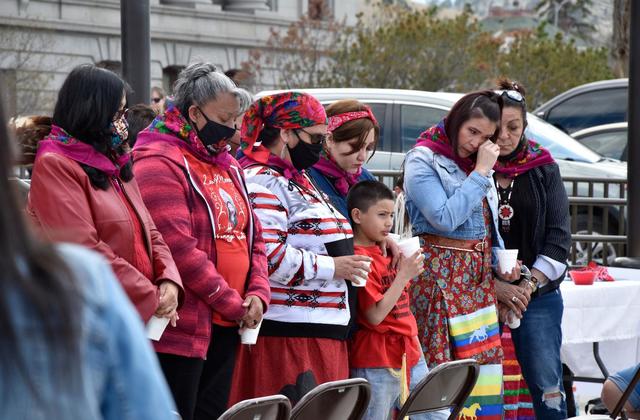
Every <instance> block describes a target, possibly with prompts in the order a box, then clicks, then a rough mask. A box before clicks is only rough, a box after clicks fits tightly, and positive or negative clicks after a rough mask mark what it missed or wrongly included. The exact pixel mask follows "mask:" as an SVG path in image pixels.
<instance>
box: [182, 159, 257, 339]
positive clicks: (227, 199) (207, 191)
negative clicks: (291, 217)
mask: <svg viewBox="0 0 640 420" xmlns="http://www.w3.org/2000/svg"><path fill="white" fill-rule="evenodd" d="M185 156H186V158H187V161H188V162H189V166H190V167H191V169H192V170H193V171H194V172H195V173H196V174H197V176H198V178H199V179H200V182H201V183H202V185H203V186H204V191H202V193H203V194H204V196H205V199H206V200H207V203H208V204H209V206H210V207H211V211H212V213H213V218H214V221H215V226H214V228H215V233H216V234H215V241H216V259H217V261H216V270H218V273H220V275H221V276H222V277H223V278H224V279H225V280H226V281H227V284H229V286H230V287H231V288H233V289H235V290H237V291H238V293H240V296H244V293H245V285H246V282H247V274H248V273H249V264H250V263H249V247H248V243H247V235H246V233H245V231H246V228H247V223H248V222H249V217H251V214H250V213H249V209H248V207H247V204H246V202H245V201H244V198H243V197H242V193H241V192H240V191H238V189H237V188H236V186H235V184H234V183H233V180H232V179H231V176H230V175H229V172H228V171H226V170H223V169H221V168H220V167H218V166H214V165H211V164H208V163H205V162H202V161H200V160H198V159H197V158H195V157H194V156H192V155H191V154H189V153H185ZM213 323H214V324H216V325H222V326H226V327H232V326H237V325H238V324H237V323H236V322H235V321H231V320H227V319H225V318H223V317H222V315H220V314H219V313H217V312H216V311H215V310H214V312H213Z"/></svg>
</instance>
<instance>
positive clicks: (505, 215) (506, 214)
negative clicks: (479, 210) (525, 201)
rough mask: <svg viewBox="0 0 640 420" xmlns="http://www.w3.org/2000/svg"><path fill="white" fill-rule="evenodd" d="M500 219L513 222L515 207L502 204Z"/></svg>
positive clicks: (499, 209) (499, 211)
mask: <svg viewBox="0 0 640 420" xmlns="http://www.w3.org/2000/svg"><path fill="white" fill-rule="evenodd" d="M498 217H499V218H500V220H511V219H512V218H513V207H511V206H510V205H509V204H501V205H500V207H498Z"/></svg>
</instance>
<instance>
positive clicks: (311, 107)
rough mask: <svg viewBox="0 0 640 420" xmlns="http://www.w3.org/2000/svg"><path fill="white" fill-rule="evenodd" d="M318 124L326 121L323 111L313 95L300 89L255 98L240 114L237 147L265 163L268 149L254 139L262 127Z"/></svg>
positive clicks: (296, 126) (255, 159)
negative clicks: (241, 116) (240, 121)
mask: <svg viewBox="0 0 640 420" xmlns="http://www.w3.org/2000/svg"><path fill="white" fill-rule="evenodd" d="M319 124H327V114H326V112H325V111H324V107H323V106H322V104H321V103H320V102H318V100H317V99H316V98H314V97H313V96H311V95H309V94H306V93H301V92H284V93H278V94H275V95H271V96H265V97H262V98H260V99H258V100H257V101H255V102H254V103H253V104H252V105H251V107H250V108H249V110H248V111H247V112H246V113H245V114H244V118H243V120H242V130H241V131H240V136H241V142H240V148H241V149H242V152H243V153H244V155H245V156H246V157H247V158H249V159H251V160H254V161H256V162H260V163H263V164H266V163H267V162H268V161H269V155H270V153H271V152H270V151H269V149H267V148H266V147H264V146H263V145H262V144H260V142H257V140H258V135H259V134H260V132H261V131H262V129H263V128H264V127H265V126H269V127H274V128H281V129H295V128H304V127H312V126H314V125H319Z"/></svg>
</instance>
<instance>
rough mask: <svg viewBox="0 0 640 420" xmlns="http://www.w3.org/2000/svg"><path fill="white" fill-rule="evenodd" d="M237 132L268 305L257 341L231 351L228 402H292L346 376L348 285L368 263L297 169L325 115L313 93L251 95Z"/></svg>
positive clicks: (321, 138)
mask: <svg viewBox="0 0 640 420" xmlns="http://www.w3.org/2000/svg"><path fill="white" fill-rule="evenodd" d="M241 136H242V146H241V147H242V151H243V154H244V156H243V157H242V158H241V159H240V162H241V164H242V166H243V167H244V170H245V175H246V178H247V185H248V188H249V191H250V195H251V200H252V205H253V208H254V210H255V212H256V213H257V214H258V216H259V218H260V220H261V222H262V225H263V236H264V240H265V244H266V249H267V256H268V259H269V282H270V285H271V302H270V304H269V312H268V313H267V314H265V317H264V322H263V324H262V328H261V330H260V336H259V337H258V342H257V343H256V345H255V346H252V347H251V348H246V347H247V346H243V348H241V349H240V352H239V355H238V365H237V366H238V367H237V369H236V373H235V376H234V385H233V390H232V397H231V401H230V403H233V402H237V401H240V400H242V399H246V398H252V397H259V396H265V395H272V394H284V395H286V396H288V397H289V398H290V399H291V401H292V402H293V403H296V402H297V401H298V400H299V399H300V397H302V396H303V395H304V394H306V393H307V392H308V391H309V390H311V389H312V388H313V387H315V386H316V385H317V384H320V383H323V382H328V381H333V380H338V379H346V378H348V377H349V366H348V357H347V342H346V339H347V337H348V335H349V330H350V328H351V327H352V324H353V322H352V320H353V316H354V314H355V312H354V310H355V307H354V304H355V293H354V292H353V289H352V286H351V281H357V279H356V276H357V275H360V276H366V275H367V273H368V268H367V267H368V264H366V263H367V262H368V261H369V258H368V257H363V256H355V255H353V234H352V231H351V226H350V225H349V222H348V221H347V219H346V218H345V217H344V216H343V215H342V214H341V213H340V212H339V211H338V210H337V209H336V208H335V207H334V206H333V205H331V203H330V202H329V201H328V200H327V198H326V197H325V196H324V195H323V194H322V193H321V192H320V191H318V189H316V188H315V187H314V186H313V184H312V182H311V181H310V179H309V177H308V176H307V174H306V173H305V169H307V168H309V167H311V166H312V165H313V164H315V163H316V162H317V161H318V159H319V157H320V152H321V151H322V145H323V143H324V142H325V139H326V136H327V116H326V114H325V111H324V108H323V107H322V105H321V104H320V103H319V102H318V101H317V100H316V99H315V98H314V97H312V96H310V95H307V94H304V93H297V92H287V93H281V94H277V95H273V96H267V97H264V98H262V99H259V100H258V101H256V102H254V104H253V105H252V106H251V108H249V110H248V111H247V113H246V114H245V117H244V120H243V123H242V134H241Z"/></svg>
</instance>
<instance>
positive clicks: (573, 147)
mask: <svg viewBox="0 0 640 420" xmlns="http://www.w3.org/2000/svg"><path fill="white" fill-rule="evenodd" d="M527 122H528V125H527V129H526V136H527V138H530V139H532V140H534V141H536V142H538V143H540V144H541V145H542V146H544V147H545V148H547V150H549V152H550V153H551V155H552V156H553V157H554V159H564V160H573V161H576V162H589V163H594V162H598V161H599V160H601V159H602V156H600V155H599V154H597V153H596V152H594V151H592V150H591V149H589V148H588V147H586V146H583V145H582V144H580V143H579V142H578V141H577V140H576V139H574V138H573V137H571V136H570V135H568V134H567V133H565V132H564V131H562V130H558V129H557V128H555V127H554V126H552V125H551V124H549V123H547V122H546V121H543V120H541V119H540V118H538V117H536V116H535V115H533V114H527Z"/></svg>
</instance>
